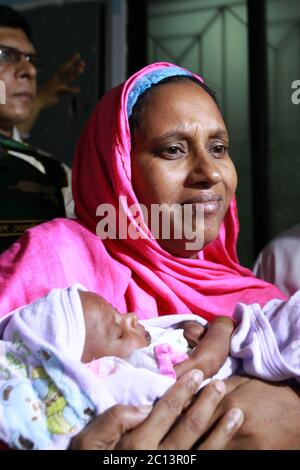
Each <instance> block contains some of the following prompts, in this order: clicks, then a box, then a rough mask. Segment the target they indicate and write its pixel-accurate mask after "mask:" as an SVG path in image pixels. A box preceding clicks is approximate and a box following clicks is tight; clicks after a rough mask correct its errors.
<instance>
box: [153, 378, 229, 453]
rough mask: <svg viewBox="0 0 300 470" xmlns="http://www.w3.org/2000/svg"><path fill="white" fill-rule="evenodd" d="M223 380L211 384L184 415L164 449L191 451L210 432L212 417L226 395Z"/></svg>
mask: <svg viewBox="0 0 300 470" xmlns="http://www.w3.org/2000/svg"><path fill="white" fill-rule="evenodd" d="M225 390H226V387H225V384H224V382H222V381H221V380H216V381H214V382H211V383H210V384H209V385H208V386H207V387H205V388H204V389H203V391H202V392H201V395H200V396H199V397H198V398H197V399H196V400H195V401H194V403H193V404H192V406H190V408H189V409H188V410H187V411H186V413H185V414H183V415H182V416H181V418H180V420H179V421H178V422H177V424H176V426H174V428H173V429H172V430H171V432H170V433H169V434H168V435H167V437H166V438H165V439H164V441H163V442H162V444H161V448H162V449H179V450H187V449H191V448H192V447H193V446H194V445H195V443H196V442H197V441H198V440H199V439H200V438H201V436H202V435H203V434H204V433H205V432H206V431H207V430H208V428H209V424H210V421H211V417H212V416H213V414H214V412H215V410H216V407H217V406H218V404H219V403H220V401H221V400H222V398H223V396H224V394H225Z"/></svg>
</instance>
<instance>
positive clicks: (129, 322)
mask: <svg viewBox="0 0 300 470" xmlns="http://www.w3.org/2000/svg"><path fill="white" fill-rule="evenodd" d="M123 319H124V322H125V325H126V327H127V328H130V329H133V330H135V329H136V327H137V324H138V318H137V316H136V314H135V313H126V314H125V315H124V316H123Z"/></svg>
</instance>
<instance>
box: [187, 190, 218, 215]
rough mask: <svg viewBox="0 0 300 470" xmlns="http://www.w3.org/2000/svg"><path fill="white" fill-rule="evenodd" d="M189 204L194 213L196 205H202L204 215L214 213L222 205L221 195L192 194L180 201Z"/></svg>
mask: <svg viewBox="0 0 300 470" xmlns="http://www.w3.org/2000/svg"><path fill="white" fill-rule="evenodd" d="M188 204H191V205H192V206H193V212H194V213H196V208H197V206H198V205H200V204H201V205H202V207H203V212H204V215H214V214H216V213H217V212H219V210H220V209H221V207H222V205H223V197H222V196H220V195H219V194H201V195H197V196H193V197H191V198H189V199H187V200H186V201H184V202H183V203H182V205H183V206H184V205H188Z"/></svg>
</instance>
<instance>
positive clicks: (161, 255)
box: [73, 63, 282, 319]
mask: <svg viewBox="0 0 300 470" xmlns="http://www.w3.org/2000/svg"><path fill="white" fill-rule="evenodd" d="M166 67H174V65H173V64H169V63H156V64H153V65H150V66H147V67H145V68H144V69H142V70H141V71H139V72H138V73H136V74H135V75H133V76H132V77H131V78H129V79H128V80H127V82H126V83H125V84H124V85H121V86H119V87H117V88H115V89H113V90H111V91H110V93H108V94H107V95H106V96H104V98H103V99H102V100H101V101H100V102H99V104H98V106H97V108H96V111H95V113H94V115H93V116H92V118H91V120H90V122H89V123H88V125H87V127H86V129H85V131H84V133H83V135H82V137H81V140H80V142H79V145H78V148H77V152H76V155H75V161H74V166H73V172H74V173H73V190H74V191H73V192H74V199H75V206H76V212H77V215H78V217H79V219H80V220H81V221H83V222H84V224H85V225H86V226H87V227H88V228H89V229H90V230H92V231H93V232H95V230H96V224H97V221H98V220H99V219H97V217H96V215H95V214H96V209H97V207H98V206H99V205H100V204H103V203H109V204H111V205H113V206H114V207H115V208H116V211H118V198H119V197H120V196H126V197H127V202H128V206H131V205H132V204H138V201H137V198H136V195H135V193H134V190H133V188H132V182H131V160H130V151H131V139H130V130H129V124H128V118H127V100H128V95H129V93H130V91H131V90H132V88H133V86H134V85H135V83H136V81H137V80H140V79H141V78H142V77H144V76H145V75H146V74H149V73H153V72H154V71H156V70H161V69H162V68H166ZM194 76H195V77H196V78H198V79H199V80H200V81H203V80H202V78H200V77H197V76H196V75H194ZM87 188H88V191H87ZM127 218H128V223H132V224H134V225H136V227H137V231H141V228H140V227H139V226H138V225H137V224H136V223H135V221H134V218H133V217H132V215H131V214H129V215H127ZM238 231H239V225H238V216H237V208H236V201H235V199H233V200H232V202H231V205H230V208H229V210H228V212H227V214H226V217H225V220H224V222H223V224H222V226H221V230H220V234H219V237H218V239H217V240H215V241H214V242H212V243H210V244H209V245H208V246H206V247H205V248H204V249H203V251H202V252H200V253H199V257H198V259H186V258H176V257H174V256H172V255H171V254H169V253H168V252H166V251H164V250H163V249H162V248H161V247H160V246H159V244H158V243H157V241H156V240H155V239H154V238H153V237H151V234H149V233H148V235H147V237H146V239H145V238H139V239H137V240H132V239H131V238H127V239H125V240H109V239H107V240H105V241H104V245H105V247H106V249H107V250H108V252H109V253H110V255H111V256H112V257H113V258H114V259H116V260H118V261H120V262H121V263H122V264H124V265H126V266H128V267H129V268H130V270H131V272H132V280H131V283H130V286H129V291H128V292H127V295H128V294H129V295H128V300H130V302H128V303H129V305H128V306H129V308H130V309H132V310H137V311H141V305H140V302H139V295H138V289H143V290H145V291H146V292H148V293H149V294H150V295H151V296H152V297H153V298H154V299H155V301H156V308H157V311H156V312H153V314H157V313H158V314H170V313H174V312H177V313H185V312H186V313H188V312H193V313H196V314H201V315H203V316H204V317H205V318H207V319H210V318H211V317H212V316H215V315H229V316H231V314H232V312H233V308H234V305H235V304H236V303H237V302H239V301H243V302H245V303H253V302H258V303H260V304H264V303H265V302H266V301H267V300H269V299H270V298H273V297H281V298H282V294H281V293H280V292H279V291H278V289H276V288H275V287H273V286H271V285H269V284H266V283H265V282H262V281H260V280H258V279H256V278H254V277H253V275H252V274H251V272H250V271H249V270H248V269H245V268H243V267H242V266H241V265H240V264H239V263H238V259H237V255H236V241H237V236H238ZM145 233H147V228H146V230H145Z"/></svg>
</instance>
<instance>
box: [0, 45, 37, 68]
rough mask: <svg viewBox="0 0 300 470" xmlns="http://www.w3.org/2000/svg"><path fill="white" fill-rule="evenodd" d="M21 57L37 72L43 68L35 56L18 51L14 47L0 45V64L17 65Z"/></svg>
mask: <svg viewBox="0 0 300 470" xmlns="http://www.w3.org/2000/svg"><path fill="white" fill-rule="evenodd" d="M22 57H25V59H26V60H27V62H30V63H31V64H32V65H33V66H34V67H35V68H36V69H37V70H41V68H42V67H43V64H42V61H41V60H40V58H39V56H37V55H36V54H30V53H28V52H22V51H19V49H15V48H14V47H8V46H2V45H1V44H0V64H18V63H19V62H20V61H21V59H22Z"/></svg>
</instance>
